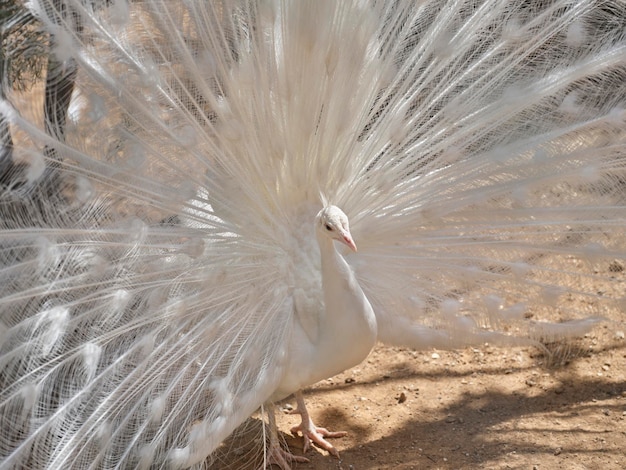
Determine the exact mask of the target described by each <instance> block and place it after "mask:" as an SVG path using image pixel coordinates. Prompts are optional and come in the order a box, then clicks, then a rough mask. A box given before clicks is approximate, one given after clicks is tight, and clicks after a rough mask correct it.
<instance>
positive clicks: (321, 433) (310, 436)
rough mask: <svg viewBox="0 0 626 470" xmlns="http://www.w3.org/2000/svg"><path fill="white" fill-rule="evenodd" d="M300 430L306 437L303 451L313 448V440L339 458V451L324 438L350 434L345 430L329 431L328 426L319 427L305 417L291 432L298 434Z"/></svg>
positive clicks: (304, 437)
mask: <svg viewBox="0 0 626 470" xmlns="http://www.w3.org/2000/svg"><path fill="white" fill-rule="evenodd" d="M298 432H300V433H302V437H303V439H304V445H303V447H302V451H303V452H305V453H306V452H307V451H308V450H309V449H310V448H311V442H312V443H314V444H315V445H316V446H317V447H320V448H322V449H324V450H325V451H327V452H328V453H329V454H331V455H333V456H335V457H337V458H339V451H338V450H337V449H336V448H335V447H334V446H333V445H332V444H331V443H330V442H328V441H327V440H326V439H324V438H325V437H329V438H334V437H344V436H346V435H347V434H348V433H347V432H345V431H329V430H328V429H326V428H318V427H317V426H315V424H314V423H313V421H311V419H309V420H308V422H307V421H305V420H304V419H303V420H302V423H300V424H299V425H298V426H294V427H293V428H291V434H293V435H294V436H298Z"/></svg>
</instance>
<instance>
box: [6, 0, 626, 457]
mask: <svg viewBox="0 0 626 470" xmlns="http://www.w3.org/2000/svg"><path fill="white" fill-rule="evenodd" d="M61 3H63V4H64V5H66V7H67V8H66V9H65V10H64V11H65V12H66V13H63V14H61V13H59V11H58V10H57V9H56V8H55V5H57V6H58V4H59V2H55V1H52V0H32V1H30V2H28V6H29V8H30V9H31V11H32V12H33V13H34V14H35V15H36V16H37V17H38V18H39V20H40V21H41V23H42V24H43V25H44V27H45V28H46V29H47V30H48V31H50V32H51V33H52V34H53V39H54V41H53V42H52V54H54V56H53V58H54V59H55V60H56V61H57V62H58V63H59V64H60V66H59V67H60V68H59V70H61V71H64V70H65V71H71V70H74V68H75V69H76V70H77V75H76V86H75V89H74V91H73V96H72V103H71V105H70V107H69V114H68V120H67V123H66V125H65V129H64V132H63V133H62V134H59V133H54V132H51V131H50V129H49V126H45V125H43V123H42V122H40V121H41V112H40V111H39V106H40V103H41V101H42V97H41V94H42V93H40V92H38V91H37V90H38V89H37V88H35V89H34V91H32V92H31V93H21V94H20V93H17V92H16V91H15V90H12V89H10V88H9V86H8V85H7V87H6V88H4V89H3V90H2V95H1V98H2V101H1V102H0V117H2V121H3V122H5V121H7V122H10V130H11V137H12V140H13V146H12V147H11V148H10V153H11V155H12V158H13V163H12V165H13V167H12V168H13V170H12V171H13V173H11V174H10V176H6V175H4V174H2V175H0V176H2V178H0V182H2V184H3V186H2V187H1V188H0V339H2V343H1V345H0V369H1V370H2V372H1V373H0V377H1V378H0V384H1V387H0V416H1V420H2V426H1V429H2V431H1V433H2V438H1V439H0V459H1V460H0V468H2V469H5V468H6V469H9V468H51V469H52V468H64V469H65V468H81V469H82V468H120V469H121V468H134V467H137V468H146V469H147V468H167V467H190V466H200V465H202V463H203V462H204V461H205V460H206V459H207V457H210V456H211V454H212V453H213V452H214V451H215V450H216V449H217V447H218V446H219V445H220V443H221V442H222V441H223V440H224V439H225V438H227V437H228V436H229V435H230V434H231V433H232V432H233V430H234V429H235V428H237V426H239V425H240V424H241V423H242V422H243V421H244V420H245V419H246V418H248V417H249V416H250V415H251V414H252V413H253V412H254V411H255V410H256V409H258V408H259V406H260V405H261V404H262V403H264V402H266V401H267V400H269V399H271V398H279V397H282V396H283V395H285V394H286V393H291V392H293V391H296V390H295V389H294V387H302V386H306V385H309V384H308V383H307V382H308V381H314V380H317V379H319V378H322V377H323V376H325V375H326V374H333V373H335V372H337V371H338V370H340V369H341V368H343V367H349V366H350V365H352V364H353V363H354V361H358V360H360V359H359V358H362V357H364V355H365V354H366V353H367V350H369V348H370V347H371V344H373V338H369V339H368V340H367V341H365V340H363V342H362V343H361V342H359V340H358V338H355V335H352V337H350V338H348V340H347V342H346V344H337V342H340V341H343V340H342V339H341V337H340V336H339V335H337V336H324V334H323V331H322V330H323V325H322V330H319V329H318V328H319V327H320V325H319V324H318V323H319V322H322V323H323V321H322V319H323V318H324V317H319V316H315V315H313V316H311V315H308V316H307V315H305V316H304V317H303V316H301V315H299V312H302V311H306V312H309V313H310V312H316V311H322V312H323V311H324V309H325V307H326V306H328V303H329V300H328V297H324V293H326V294H327V295H329V292H330V290H327V288H326V287H324V288H322V287H321V285H322V276H323V275H324V271H322V270H321V263H320V257H319V256H320V255H319V250H318V247H317V243H316V240H315V235H314V233H315V232H314V230H313V224H314V221H315V214H316V213H317V212H318V211H319V210H320V209H321V208H322V207H324V206H326V205H328V204H333V205H336V206H338V207H340V208H341V209H342V210H343V212H345V213H346V214H347V215H348V217H349V219H350V228H351V232H352V235H353V237H354V240H355V241H356V243H357V244H358V246H359V251H358V253H348V252H347V251H341V250H339V251H338V252H337V253H338V254H339V255H340V256H341V259H342V260H345V262H346V263H347V264H345V265H344V264H341V263H339V264H338V265H337V266H339V265H341V266H343V267H344V268H346V269H347V268H348V267H349V269H347V270H344V271H343V277H339V278H338V279H344V280H345V279H348V278H349V279H351V280H352V281H353V282H354V284H353V288H351V289H348V290H347V291H346V290H345V289H344V290H343V291H336V293H335V297H334V299H335V300H342V301H345V300H346V299H356V300H358V301H359V302H361V304H362V305H365V304H366V303H367V304H371V308H372V310H373V312H374V313H375V315H376V318H375V324H376V328H374V329H370V330H368V331H369V332H370V333H371V332H372V331H377V338H378V339H379V340H381V341H384V342H388V343H391V344H403V345H408V346H411V347H415V348H428V347H433V346H434V347H439V348H453V347H463V346H465V345H468V344H480V343H483V342H485V341H489V342H492V343H496V344H500V345H503V346H504V345H517V344H537V345H538V344H539V342H540V341H554V340H566V339H567V338H569V337H572V336H577V335H580V334H583V333H584V332H585V331H587V330H588V329H589V328H591V327H592V326H593V324H594V322H595V321H596V318H597V317H600V316H602V314H603V313H604V312H606V311H608V310H609V309H619V310H621V311H623V310H624V307H625V306H626V302H625V300H624V292H623V286H622V287H620V286H619V285H618V280H617V279H616V278H614V277H611V276H609V275H605V274H603V273H606V272H607V270H606V269H605V270H602V269H600V270H598V269H596V268H597V267H598V266H607V265H608V264H609V263H611V262H613V261H614V260H615V259H620V260H623V259H625V258H626V239H625V237H624V236H623V230H624V224H625V221H626V185H625V181H626V131H625V130H624V129H626V112H625V111H624V110H625V109H626V37H625V36H626V35H625V30H624V26H623V18H624V15H625V14H626V13H625V10H624V5H623V3H622V2H620V1H619V0H607V1H605V2H597V1H595V0H594V1H592V0H580V1H576V2H571V1H569V0H554V1H551V2H545V1H543V0H542V1H539V0H537V1H531V2H504V1H501V0H483V1H474V0H472V1H469V0H449V1H439V0H432V1H422V2H415V1H412V0H406V1H404V0H398V1H393V2H380V1H375V0H371V1H365V0H361V1H359V0H354V1H342V2H335V1H330V0H323V1H315V2H297V1H293V2H291V1H278V0H277V1H260V2H254V1H237V0H232V1H231V0H221V1H215V2H204V1H175V0H172V1H165V2H151V1H146V2H142V1H133V2H127V1H124V0H116V1H114V2H98V1H95V2H84V1H78V0H67V1H65V2H61ZM3 83H4V80H3ZM48 124H50V123H48ZM4 142H5V141H3V144H4ZM42 162H43V164H45V166H44V165H43V164H42ZM0 163H3V165H4V162H0ZM3 165H0V171H3V170H2V169H3V168H5V167H4V166H3ZM21 169H23V171H24V175H25V176H23V175H22V174H21V173H20V171H22V170H21ZM11 175H12V176H11ZM342 269H343V268H342ZM328 276H329V277H330V275H328ZM324 279H325V280H327V279H326V278H324ZM352 281H351V282H352ZM600 281H601V282H603V283H606V284H608V285H610V286H612V289H610V290H608V291H607V292H604V293H602V294H601V293H599V292H597V290H596V288H595V287H594V285H595V284H596V283H597V282H600ZM337 292H339V293H337ZM359 292H360V293H359ZM344 305H345V307H346V308H347V309H348V310H350V309H351V308H353V309H354V311H359V312H362V311H364V310H362V309H361V310H359V308H357V307H355V304H353V303H351V302H347V303H344ZM580 305H589V308H588V309H587V310H584V311H580V310H579V307H576V306H580ZM363 308H365V307H363ZM340 310H341V309H340ZM337 314H338V315H341V312H337ZM554 319H557V320H558V321H556V322H555V321H554ZM344 320H345V319H344ZM294 325H295V326H294ZM316 325H317V326H316ZM294 328H295V330H294ZM355 331H356V330H355ZM353 333H354V332H353ZM297 335H300V338H301V341H306V342H308V344H316V342H317V341H318V340H320V338H322V339H324V340H326V341H328V340H329V339H331V340H332V342H331V343H332V344H333V345H334V346H333V348H334V347H335V346H337V349H332V351H344V350H347V351H349V350H350V346H351V345H353V344H357V345H360V346H363V347H362V348H360V349H359V351H358V352H357V353H355V355H354V357H350V358H349V359H350V360H346V362H345V363H343V362H341V361H338V362H337V363H335V364H333V363H332V362H331V361H332V360H333V358H332V354H325V350H324V351H321V350H319V349H315V348H314V352H316V353H320V355H319V360H320V364H319V367H317V368H315V370H313V371H309V372H310V373H307V374H303V375H302V376H298V373H297V364H295V363H294V360H293V357H292V356H293V355H295V357H296V358H297V361H295V362H301V361H302V360H303V357H304V356H303V355H299V354H298V352H297V351H294V347H295V346H294V341H293V338H294V337H295V336H297ZM320 335H321V336H320ZM370 340H371V341H370ZM300 344H302V343H300ZM286 384H287V385H286Z"/></svg>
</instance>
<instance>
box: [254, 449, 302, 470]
mask: <svg viewBox="0 0 626 470" xmlns="http://www.w3.org/2000/svg"><path fill="white" fill-rule="evenodd" d="M294 462H295V463H309V462H310V460H309V459H307V458H306V457H301V456H299V455H293V454H292V453H291V452H289V451H286V450H284V449H283V448H282V447H280V445H272V444H270V446H269V448H268V449H267V460H266V461H265V463H264V464H263V465H262V466H261V467H260V468H259V470H268V469H269V468H270V467H271V466H272V465H277V466H278V467H280V469H281V470H292V469H291V464H292V463H294Z"/></svg>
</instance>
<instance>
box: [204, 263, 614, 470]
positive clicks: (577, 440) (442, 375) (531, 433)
mask: <svg viewBox="0 0 626 470" xmlns="http://www.w3.org/2000/svg"><path fill="white" fill-rule="evenodd" d="M622 275H623V276H624V279H625V285H626V275H624V273H622ZM625 289H626V288H625ZM608 320H609V321H607V322H606V323H605V324H602V325H600V326H599V327H597V328H596V329H594V330H593V331H592V332H591V333H589V334H587V335H586V336H585V337H584V338H582V339H580V340H579V341H578V342H577V343H576V344H573V345H570V349H569V352H568V360H567V361H566V363H560V362H561V361H560V360H554V359H549V358H548V357H546V356H545V355H543V354H542V353H541V352H539V350H537V349H533V348H508V349H507V348H504V349H503V348H496V347H493V346H490V345H483V346H481V347H480V348H468V349H465V350H461V351H434V350H431V351H412V350H410V349H404V348H390V347H385V346H379V347H377V348H376V349H375V350H374V351H373V352H372V354H371V355H370V356H369V358H368V359H367V360H366V361H365V362H364V363H362V364H361V365H360V366H359V367H356V368H354V369H351V370H348V371H346V372H344V373H343V374H341V375H338V376H336V377H333V378H332V379H329V380H327V381H325V382H322V383H319V384H316V385H315V386H313V387H311V388H310V389H308V390H307V391H306V393H305V399H306V401H307V404H308V407H309V410H310V412H311V414H312V417H313V420H314V421H315V422H316V424H318V425H320V426H325V427H327V428H329V429H331V430H336V431H339V430H341V431H347V432H348V435H347V436H346V437H343V438H340V439H334V440H333V441H332V442H333V444H334V445H335V446H336V448H337V449H338V450H339V452H340V455H341V458H340V459H339V460H338V459H336V458H334V457H332V456H330V455H328V454H327V453H326V452H325V451H322V450H320V449H317V448H314V449H312V450H309V451H308V452H307V453H306V457H307V458H309V459H310V463H300V464H297V465H294V470H303V469H315V470H322V469H339V470H365V469H367V470H373V469H402V470H409V469H433V470H434V469H527V470H548V469H564V470H565V469H567V470H570V469H573V470H579V469H580V470H582V469H594V470H595V469H598V470H600V469H602V470H604V469H624V468H626V339H624V333H625V332H626V321H625V320H626V319H625V317H624V314H623V313H620V312H615V318H612V319H610V318H609V319H608ZM562 356H563V351H558V350H556V357H562ZM289 406H292V407H295V401H294V400H293V399H291V400H287V401H286V402H285V403H283V404H282V408H283V410H286V409H288V408H289ZM277 420H278V428H279V430H280V431H281V437H282V438H283V439H284V440H285V442H286V444H287V445H288V446H289V447H290V449H291V450H292V451H293V453H294V454H297V455H301V454H302V438H300V437H298V438H294V437H292V436H291V435H290V434H289V429H290V428H291V426H294V425H296V424H298V423H299V417H298V416H295V415H288V414H287V413H285V412H282V411H280V410H279V411H278V412H277ZM247 426H248V428H249V429H251V430H252V431H251V432H250V433H248V436H250V435H252V436H253V437H245V434H244V437H243V438H242V440H241V441H239V442H235V443H231V444H229V448H230V452H229V454H230V455H231V457H230V458H228V459H226V460H222V461H221V462H217V463H215V464H214V465H213V466H212V467H211V468H219V469H226V468H227V469H242V468H259V465H260V460H259V459H261V458H262V455H260V454H261V450H260V449H261V438H260V437H258V436H259V429H260V421H259V420H258V419H255V420H251V421H250V422H249V423H248V425H247ZM254 436H256V437H254ZM232 455H235V456H236V457H235V460H234V461H233V457H232ZM226 461H228V462H229V463H228V464H227V465H226V464H225V462H226ZM255 462H256V463H255ZM274 468H276V469H277V468H278V467H277V466H273V467H272V469H274Z"/></svg>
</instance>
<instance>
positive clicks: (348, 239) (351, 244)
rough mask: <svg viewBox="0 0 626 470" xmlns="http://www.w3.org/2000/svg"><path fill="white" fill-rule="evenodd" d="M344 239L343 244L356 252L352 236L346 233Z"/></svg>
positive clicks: (343, 235)
mask: <svg viewBox="0 0 626 470" xmlns="http://www.w3.org/2000/svg"><path fill="white" fill-rule="evenodd" d="M342 237H343V242H344V243H345V244H346V245H348V246H349V247H350V249H351V250H352V251H354V252H356V251H357V250H356V244H355V243H354V240H352V236H351V235H350V233H344V234H342Z"/></svg>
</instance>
